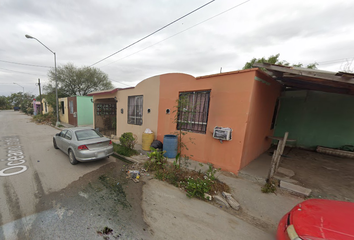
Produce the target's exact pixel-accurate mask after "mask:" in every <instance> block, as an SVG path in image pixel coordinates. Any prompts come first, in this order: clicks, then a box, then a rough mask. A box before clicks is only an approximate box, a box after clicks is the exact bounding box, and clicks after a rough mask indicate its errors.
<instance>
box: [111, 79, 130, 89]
mask: <svg viewBox="0 0 354 240" xmlns="http://www.w3.org/2000/svg"><path fill="white" fill-rule="evenodd" d="M110 80H111V81H112V82H116V83H119V84H123V85H125V86H128V87H131V86H130V85H128V84H125V83H122V82H119V81H116V80H112V79H110Z"/></svg>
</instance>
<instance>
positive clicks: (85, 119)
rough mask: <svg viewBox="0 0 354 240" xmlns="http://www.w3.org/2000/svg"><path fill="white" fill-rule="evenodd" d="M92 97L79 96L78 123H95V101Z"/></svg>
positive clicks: (79, 124) (77, 100) (81, 124)
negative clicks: (93, 101)
mask: <svg viewBox="0 0 354 240" xmlns="http://www.w3.org/2000/svg"><path fill="white" fill-rule="evenodd" d="M91 100H92V97H87V96H77V97H76V102H77V125H78V126H83V125H91V124H93V103H92V102H91Z"/></svg>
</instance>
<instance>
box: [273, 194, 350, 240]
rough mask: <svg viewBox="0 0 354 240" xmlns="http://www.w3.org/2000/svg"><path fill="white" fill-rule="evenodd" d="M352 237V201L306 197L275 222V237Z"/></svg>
mask: <svg viewBox="0 0 354 240" xmlns="http://www.w3.org/2000/svg"><path fill="white" fill-rule="evenodd" d="M324 239H326V240H339V239H340V240H354V203H351V202H343V201H334V200H325V199H310V200H306V201H304V202H302V203H299V204H298V205H296V206H295V207H294V208H293V209H292V210H291V211H290V212H289V213H287V214H286V215H285V216H284V217H283V218H282V219H281V220H280V222H279V226H278V230H277V240H324Z"/></svg>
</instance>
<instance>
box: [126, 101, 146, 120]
mask: <svg viewBox="0 0 354 240" xmlns="http://www.w3.org/2000/svg"><path fill="white" fill-rule="evenodd" d="M128 124H134V125H142V124H143V96H142V95H141V96H129V97H128Z"/></svg>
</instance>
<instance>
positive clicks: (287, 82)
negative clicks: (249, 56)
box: [253, 63, 354, 95]
mask: <svg viewBox="0 0 354 240" xmlns="http://www.w3.org/2000/svg"><path fill="white" fill-rule="evenodd" d="M253 66H254V67H259V68H264V69H266V71H265V72H266V73H267V74H268V75H270V76H271V77H272V78H274V79H275V80H277V81H278V82H280V83H281V84H283V85H284V86H285V87H286V88H295V89H306V90H315V91H323V92H333V93H341V94H351V95H354V74H353V73H345V72H337V73H336V72H329V71H323V70H318V69H309V68H300V67H290V66H282V65H275V64H269V63H255V64H253Z"/></svg>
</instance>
